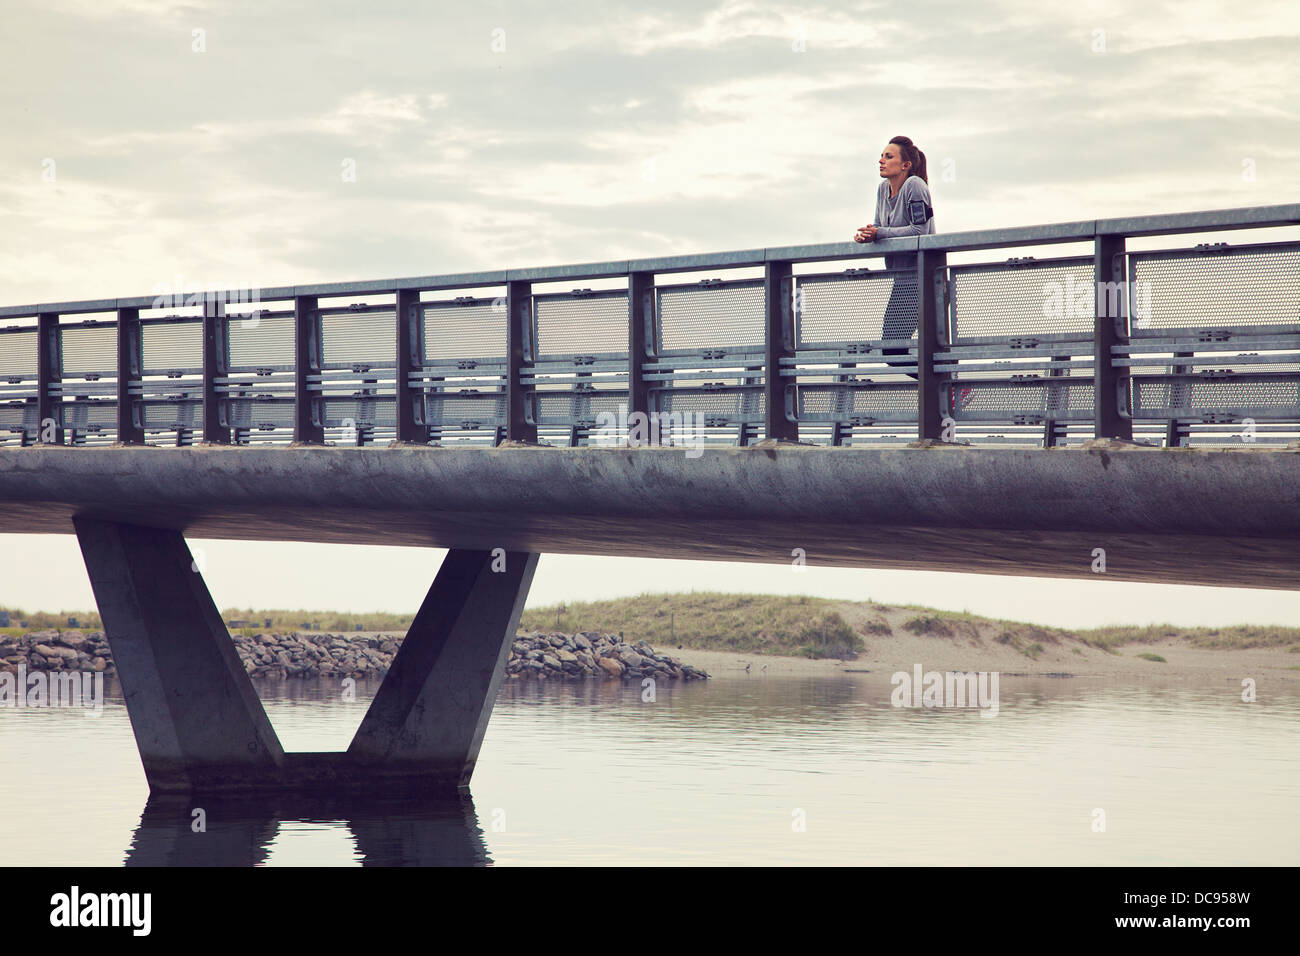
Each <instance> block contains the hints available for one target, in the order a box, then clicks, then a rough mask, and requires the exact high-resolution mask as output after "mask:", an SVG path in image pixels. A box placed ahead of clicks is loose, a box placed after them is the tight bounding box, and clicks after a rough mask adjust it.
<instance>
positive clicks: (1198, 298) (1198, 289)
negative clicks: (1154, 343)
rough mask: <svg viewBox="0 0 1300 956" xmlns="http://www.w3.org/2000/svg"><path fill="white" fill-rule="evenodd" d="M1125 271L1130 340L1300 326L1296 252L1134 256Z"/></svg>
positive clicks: (1299, 270) (1299, 264)
mask: <svg viewBox="0 0 1300 956" xmlns="http://www.w3.org/2000/svg"><path fill="white" fill-rule="evenodd" d="M1129 269H1130V277H1131V281H1132V285H1131V287H1130V289H1129V293H1130V301H1131V302H1133V303H1135V311H1134V312H1131V313H1130V314H1131V315H1132V316H1133V319H1132V322H1131V325H1132V334H1133V336H1134V337H1142V336H1153V335H1160V334H1161V333H1162V330H1167V329H1182V328H1194V327H1202V328H1204V327H1209V326H1216V327H1218V326H1269V325H1296V324H1300V249H1297V248H1296V247H1290V248H1280V249H1279V248H1271V249H1260V250H1250V249H1242V250H1229V251H1227V252H1219V253H1207V252H1195V251H1192V250H1188V251H1187V252H1186V253H1176V254H1169V253H1164V254H1159V253H1148V254H1144V253H1140V252H1135V253H1131V254H1130V255H1129ZM1144 305H1145V306H1146V308H1143V306H1144Z"/></svg>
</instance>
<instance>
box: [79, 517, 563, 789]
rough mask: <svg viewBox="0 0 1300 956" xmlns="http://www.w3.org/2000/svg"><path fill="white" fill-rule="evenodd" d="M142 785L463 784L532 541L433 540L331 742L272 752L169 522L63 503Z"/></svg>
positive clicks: (529, 564) (496, 681) (261, 716)
mask: <svg viewBox="0 0 1300 956" xmlns="http://www.w3.org/2000/svg"><path fill="white" fill-rule="evenodd" d="M73 523H74V525H75V527H76V530H77V538H78V540H79V541H80V543H81V551H82V555H83V556H84V558H85V561H86V569H87V570H88V571H89V572H90V582H91V586H92V588H93V589H94V592H95V600H96V602H97V603H98V604H99V611H100V615H101V616H102V617H103V620H104V630H105V633H106V635H107V637H108V641H109V644H110V646H111V647H112V649H113V659H114V662H115V663H116V665H117V671H118V678H119V680H120V681H121V683H122V689H123V691H124V692H125V695H126V706H127V713H128V714H129V715H130V718H131V726H132V729H133V730H134V731H135V739H136V745H137V746H138V747H139V748H140V758H141V760H142V761H143V763H144V770H145V776H146V777H147V778H148V780H149V789H150V791H151V792H153V793H181V792H194V791H198V792H216V793H240V792H253V791H277V790H298V791H303V790H306V791H316V790H319V789H321V788H328V789H331V790H334V789H347V790H361V791H365V790H367V789H370V788H373V787H376V786H380V787H382V788H383V791H384V792H385V793H387V794H390V795H392V794H397V793H407V794H418V795H426V794H447V793H454V792H455V791H456V790H458V789H459V788H462V787H464V786H466V785H467V784H468V783H469V779H470V775H471V774H472V773H473V772H474V764H475V762H476V761H477V759H478V751H479V747H480V745H481V744H482V742H483V734H484V731H485V730H486V729H487V722H488V718H489V717H490V716H491V713H492V705H493V703H494V702H495V700H496V695H497V691H498V690H499V689H500V686H501V681H502V679H503V678H504V677H505V663H506V659H507V658H508V657H509V654H510V642H511V641H512V640H513V639H514V634H515V629H516V628H517V627H518V626H519V617H520V614H521V613H522V612H523V607H524V601H525V600H526V599H527V596H528V588H529V585H530V584H531V583H532V579H533V572H534V571H535V570H536V568H537V558H538V556H537V555H536V554H531V553H522V552H504V551H498V552H495V553H493V552H487V551H462V550H453V551H450V552H448V554H447V557H446V559H445V560H444V561H443V564H442V567H441V568H440V569H439V570H438V575H437V577H436V578H435V579H434V582H433V586H432V587H431V588H430V589H429V593H428V596H427V597H426V598H425V600H424V604H423V605H422V606H421V608H420V611H419V614H417V615H416V618H415V621H414V623H413V624H412V625H411V629H410V631H409V632H408V633H407V635H406V639H405V641H404V642H403V643H402V647H401V650H400V651H398V653H397V656H396V657H395V658H394V659H393V664H392V667H391V668H390V670H389V672H388V675H387V677H385V679H384V682H383V683H382V684H381V685H380V688H379V692H378V694H377V695H376V696H375V699H374V701H373V702H372V704H371V707H370V710H369V711H368V712H367V714H366V716H365V719H364V720H363V721H362V724H361V727H360V729H359V730H358V731H357V734H356V737H355V738H354V739H353V741H352V745H351V747H350V748H349V749H348V750H347V751H346V752H344V753H288V754H287V753H285V752H284V748H283V747H282V746H281V745H280V741H279V738H278V737H276V734H275V730H274V729H273V728H272V727H271V722H270V721H269V720H268V719H267V716H266V711H265V710H264V709H263V707H262V702H261V700H259V699H258V696H257V692H256V691H255V690H254V689H253V685H252V682H251V681H250V680H249V678H248V675H247V674H246V673H245V671H244V668H243V665H242V664H241V663H240V661H239V656H238V654H237V653H236V652H235V647H234V642H233V641H231V639H230V635H229V633H228V632H227V631H226V627H225V624H224V622H223V621H222V620H221V615H220V613H219V612H218V610H217V607H216V605H215V604H214V603H213V601H212V597H211V595H210V594H209V593H208V589H207V586H206V585H205V584H204V582H203V577H202V575H201V574H200V573H199V571H198V569H197V567H196V566H195V565H194V563H193V558H192V557H191V555H190V551H189V548H188V547H187V546H186V544H185V540H184V538H183V537H182V536H181V533H180V532H179V531H168V530H160V529H157V528H145V527H139V526H136V525H129V524H120V523H116V522H111V521H103V520H99V519H93V518H80V517H79V518H74V519H73Z"/></svg>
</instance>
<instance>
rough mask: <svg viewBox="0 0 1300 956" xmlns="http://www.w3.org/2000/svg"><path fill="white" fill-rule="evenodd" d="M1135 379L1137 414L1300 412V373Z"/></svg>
mask: <svg viewBox="0 0 1300 956" xmlns="http://www.w3.org/2000/svg"><path fill="white" fill-rule="evenodd" d="M1132 382H1133V416H1134V417H1135V418H1137V417H1141V418H1175V417H1178V416H1179V415H1180V414H1181V415H1187V416H1189V417H1197V416H1201V415H1206V414H1213V413H1219V414H1223V415H1233V414H1234V413H1238V412H1239V413H1240V414H1241V415H1242V416H1263V415H1272V416H1275V417H1286V416H1290V417H1295V416H1297V415H1300V375H1297V376H1280V377H1276V378H1268V379H1258V378H1247V377H1245V376H1243V377H1241V378H1234V377H1233V376H1229V377H1227V378H1209V377H1205V378H1199V377H1195V376H1189V377H1185V378H1182V379H1179V380H1172V381H1171V380H1170V379H1168V378H1166V377H1164V376H1159V377H1157V376H1138V375H1135V376H1133V378H1132Z"/></svg>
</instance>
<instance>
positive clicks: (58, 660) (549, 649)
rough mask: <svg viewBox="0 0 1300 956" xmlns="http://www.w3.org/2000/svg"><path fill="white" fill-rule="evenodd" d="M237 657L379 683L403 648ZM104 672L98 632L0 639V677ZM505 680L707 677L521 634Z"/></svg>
mask: <svg viewBox="0 0 1300 956" xmlns="http://www.w3.org/2000/svg"><path fill="white" fill-rule="evenodd" d="M232 639H233V640H234V644H235V652H236V653H237V654H238V655H239V660H240V663H241V664H243V666H244V670H245V671H247V672H248V674H249V675H251V676H253V677H270V678H286V677H355V678H366V677H382V676H383V675H384V674H386V673H388V669H389V667H391V666H392V663H393V656H394V655H395V654H396V653H397V649H398V648H399V647H401V646H402V638H401V636H400V635H392V634H377V635H367V636H356V635H345V634H317V633H314V632H311V633H309V632H296V633H293V634H256V635H253V636H252V637H249V636H245V635H243V634H234V635H232ZM20 664H24V665H26V667H27V669H28V670H71V671H103V672H105V673H107V674H114V673H116V668H115V667H114V666H113V655H112V652H111V651H110V650H109V646H108V641H107V640H106V639H105V638H104V635H103V634H102V633H99V632H88V633H83V632H81V631H34V632H32V633H29V634H24V635H23V636H22V637H0V670H7V671H10V672H13V673H16V672H17V670H18V665H20ZM506 673H507V675H508V676H509V677H510V678H511V679H513V680H519V679H537V680H582V679H584V678H588V677H602V678H614V677H617V678H621V679H623V680H632V679H640V678H643V677H653V678H655V679H656V680H668V679H681V680H697V679H702V678H707V677H708V676H709V675H708V674H706V673H704V671H701V670H698V669H696V668H694V667H690V666H688V665H685V664H682V663H681V662H680V661H676V660H674V659H673V658H671V657H668V656H666V655H660V654H656V653H655V652H654V649H653V648H652V647H651V646H650V645H649V644H647V643H646V642H645V641H637V642H636V643H634V644H627V643H624V641H623V638H622V636H621V635H618V634H595V633H590V632H579V633H577V634H543V633H540V632H537V633H525V634H518V635H516V637H515V640H514V643H513V644H512V645H511V648H510V659H509V662H508V663H507V664H506Z"/></svg>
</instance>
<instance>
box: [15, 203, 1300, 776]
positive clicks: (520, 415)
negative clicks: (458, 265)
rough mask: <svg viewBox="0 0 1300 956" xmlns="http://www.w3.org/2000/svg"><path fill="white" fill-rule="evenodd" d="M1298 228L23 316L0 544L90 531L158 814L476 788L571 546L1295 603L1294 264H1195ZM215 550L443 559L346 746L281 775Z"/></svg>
mask: <svg viewBox="0 0 1300 956" xmlns="http://www.w3.org/2000/svg"><path fill="white" fill-rule="evenodd" d="M1296 225H1300V204H1293V205H1285V206H1267V207H1257V208H1249V209H1235V210H1219V211H1211V212H1203V213H1187V214H1178V215H1166V216H1150V217H1138V218H1131V219H1111V220H1095V221H1085V222H1074V223H1060V224H1053V225H1045V226H1030V227H1025V228H1019V229H1004V230H990V231H980V232H969V233H953V234H948V235H935V236H922V237H918V238H913V239H904V240H889V241H883V242H879V243H874V244H870V245H857V244H855V243H851V242H850V243H833V244H826V245H816V246H797V247H786V248H769V249H755V250H747V251H740V252H730V253H718V254H710V255H692V256H672V257H664V258H657V259H643V260H632V261H617V262H604V263H587V264H581V265H570V266H557V267H549V268H532V269H508V270H501V271H495V272H481V273H468V274H456V275H439V276H424V277H415V278H408V279H390V280H378V281H364V282H340V283H328V284H317V285H308V286H295V287H282V288H270V289H268V288H263V289H237V290H229V289H226V290H191V289H184V288H176V287H172V288H169V289H164V290H162V291H161V292H160V291H158V290H155V291H154V292H153V294H151V295H149V296H141V297H136V298H127V299H104V300H94V301H82V302H57V303H46V304H38V305H30V306H8V307H0V322H6V323H8V324H7V325H6V326H5V327H3V328H0V532H37V533H73V532H75V533H76V534H77V535H78V538H79V541H80V544H81V547H82V551H83V554H84V556H85V558H86V563H87V568H88V570H89V572H90V577H91V582H92V585H93V587H94V590H95V595H96V600H97V602H98V603H99V606H100V611H101V613H102V615H103V619H104V622H105V627H106V629H107V632H108V637H109V640H110V641H111V642H112V645H113V649H114V654H115V657H116V658H117V661H118V668H119V672H120V675H121V679H122V682H123V686H124V688H125V690H126V693H127V702H128V707H129V708H130V709H131V715H132V721H133V725H134V726H135V730H136V735H137V741H138V742H139V744H140V748H141V753H142V756H143V757H144V760H145V767H146V772H147V774H148V776H149V780H150V785H151V787H153V788H154V789H155V790H156V791H175V790H181V791H184V790H193V789H205V790H208V789H210V790H242V789H263V788H270V789H284V788H291V789H292V788H307V789H311V788H314V787H316V786H318V785H319V784H321V783H330V784H331V785H335V784H336V785H344V786H353V785H354V786H358V787H365V786H370V785H372V784H373V783H374V781H375V780H377V779H379V780H387V781H389V782H392V783H395V784H397V785H400V786H409V787H411V788H415V789H421V788H428V787H434V788H444V787H453V788H454V787H456V786H460V785H463V784H465V783H466V782H467V781H468V779H469V774H470V773H471V772H472V769H473V763H474V759H475V756H476V754H477V749H478V743H479V741H480V740H481V739H482V731H483V728H484V727H485V726H486V721H487V717H488V714H489V713H490V709H491V701H492V699H493V697H494V695H495V691H496V688H497V686H498V684H499V681H500V680H501V676H502V671H503V665H504V660H505V656H506V655H507V653H508V645H509V640H508V638H509V636H510V635H512V634H513V633H514V629H515V627H516V625H517V621H518V616H519V613H520V610H521V609H522V606H523V603H524V599H525V597H526V594H527V589H528V584H529V582H530V580H531V577H532V573H533V569H534V568H535V565H536V561H537V555H538V554H539V553H541V552H544V551H553V552H571V553H586V554H602V555H631V556H646V557H683V558H698V559H715V560H744V561H760V562H771V563H806V564H809V565H818V564H822V565H838V566H859V567H893V568H916V569H930V570H951V571H966V572H979V573H1000V574H1017V575H1031V576H1073V577H1099V576H1105V577H1109V578H1111V579H1118V580H1133V581H1163V582H1179V583H1192V584H1217V585H1224V586H1237V587H1265V588H1294V587H1295V586H1296V581H1297V579H1298V578H1297V574H1298V573H1300V241H1297V239H1296V238H1295V237H1294V236H1291V237H1290V238H1285V239H1283V240H1280V241H1279V240H1277V239H1276V238H1275V237H1270V238H1269V239H1268V240H1267V241H1247V242H1244V243H1238V242H1234V243H1232V244H1226V243H1223V242H1222V241H1218V240H1217V239H1216V240H1215V241H1213V242H1206V241H1203V240H1204V237H1205V236H1206V235H1207V234H1210V235H1211V236H1218V235H1220V234H1222V233H1223V232H1225V231H1227V230H1233V231H1235V234H1244V235H1246V236H1248V237H1249V234H1250V232H1251V231H1252V230H1260V229H1271V230H1273V231H1274V232H1276V231H1277V227H1293V226H1296ZM1198 240H1202V241H1198ZM1043 250H1047V253H1044V251H1043ZM1026 251H1032V252H1033V255H1026V254H1022V253H1025V252H1026ZM1058 252H1059V254H1057V253H1058ZM898 253H910V254H911V255H912V257H913V262H914V265H912V266H909V267H906V268H901V269H900V268H894V269H884V268H879V262H880V260H881V259H882V257H883V256H884V255H885V254H890V255H891V258H892V256H893V255H895V254H898ZM576 283H583V285H579V286H577V287H575V284H576ZM177 285H180V283H179V282H178V283H177ZM185 535H189V536H199V537H225V538H242V539H252V540H257V539H269V540H303V541H321V542H344V543H369V544H376V543H378V544H409V545H417V546H439V547H446V548H448V549H450V553H449V555H448V557H447V559H446V561H445V563H444V565H443V568H442V570H441V571H440V572H439V574H438V576H437V579H436V580H435V582H434V584H433V587H432V588H431V590H430V592H429V595H428V597H427V598H426V600H425V602H424V605H423V606H422V608H421V610H420V612H419V614H418V615H417V618H416V621H415V623H414V625H413V626H412V630H411V632H410V634H408V638H407V640H406V642H405V643H404V645H403V648H402V651H401V652H400V654H399V655H398V657H397V659H396V660H395V661H394V665H393V670H392V671H390V673H389V677H388V678H387V679H386V681H385V683H384V685H383V687H382V688H381V690H380V692H379V695H378V696H377V698H376V700H375V703H374V705H373V706H372V708H371V710H370V712H369V714H368V715H367V717H366V719H365V721H364V722H363V724H362V728H361V730H360V731H359V732H358V735H357V738H356V740H354V742H353V745H352V747H351V748H350V749H349V750H348V751H347V752H346V753H345V754H332V755H320V754H318V755H304V754H285V753H284V752H283V750H282V749H281V748H280V746H279V742H278V740H277V739H276V738H275V735H274V731H273V730H271V728H270V725H269V723H268V722H267V721H266V718H265V714H264V713H263V712H262V710H261V707H260V704H259V703H258V702H257V700H256V695H255V693H254V692H253V690H252V686H251V684H250V683H249V681H248V679H247V677H246V676H245V675H244V673H243V671H242V668H241V667H240V666H239V662H238V659H237V658H236V657H235V656H234V652H233V648H232V647H231V646H230V642H229V639H228V637H227V636H226V634H225V630H224V627H223V625H222V622H221V620H220V617H219V615H218V614H217V612H216V608H215V606H214V605H213V603H212V600H211V597H210V596H209V595H208V592H207V589H206V586H205V585H204V583H203V581H202V578H201V576H200V575H199V574H198V573H197V571H196V570H195V568H196V567H197V566H196V565H194V564H193V563H192V558H191V556H190V554H189V551H188V549H187V546H186V544H185V541H184V536H185ZM182 698H183V699H184V700H185V702H186V703H184V704H183V705H181V704H179V703H178V701H179V700H181V699H182Z"/></svg>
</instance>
